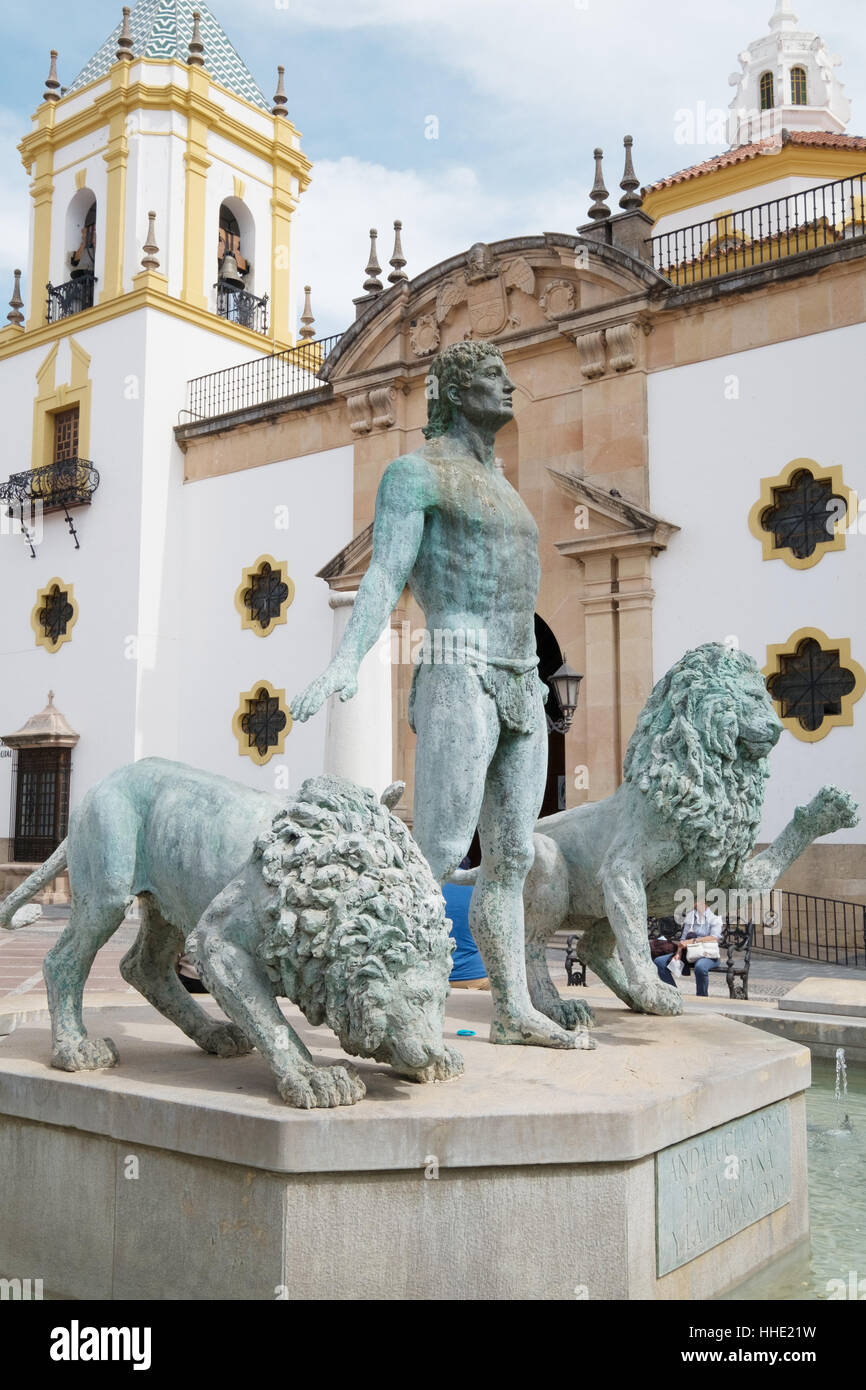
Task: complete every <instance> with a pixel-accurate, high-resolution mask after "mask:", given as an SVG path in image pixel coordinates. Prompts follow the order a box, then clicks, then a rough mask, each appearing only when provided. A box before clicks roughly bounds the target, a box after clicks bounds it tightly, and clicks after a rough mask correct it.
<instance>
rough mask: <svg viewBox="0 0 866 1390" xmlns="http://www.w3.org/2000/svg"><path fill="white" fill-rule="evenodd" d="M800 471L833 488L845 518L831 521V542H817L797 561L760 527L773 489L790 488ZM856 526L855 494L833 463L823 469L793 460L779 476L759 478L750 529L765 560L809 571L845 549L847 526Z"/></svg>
mask: <svg viewBox="0 0 866 1390" xmlns="http://www.w3.org/2000/svg"><path fill="white" fill-rule="evenodd" d="M802 469H808V471H809V472H810V473H811V474H812V477H813V478H815V479H817V480H818V481H820V482H829V483H830V485H831V487H832V488H833V494H834V496H836V497H841V498H842V499H843V500H844V502H845V507H846V511H845V516H844V517H840V518H839V519H838V520H836V521H834V522H833V539H832V540H827V541H819V542H818V544H817V545H816V546H815V549H814V551H813V552H812V554H811V555H809V556H807V557H806V559H805V560H800V559H798V558H797V556H796V555H793V554H792V553H791V551H790V549H789V548H788V546H777V545H776V538H775V536H774V535H773V533H772V531H767V530H765V529H764V527H763V526H762V525H761V517H762V516H763V514H764V512H765V511H766V510H767V508H768V507H772V506H773V504H774V501H775V498H774V496H773V492H774V489H775V488H783V487H788V486H790V482H791V479H792V477H793V476H794V474H795V473H799V472H800V471H801V470H802ZM856 525H857V494H856V493H855V492H852V491H851V489H850V488H849V487H847V486H846V484H845V483H844V482H843V481H842V469H841V467H840V466H839V465H838V464H833V465H831V466H830V467H829V468H822V467H821V465H820V464H819V463H816V462H815V460H814V459H807V458H802V459H792V460H791V462H790V463H788V464H786V465H785V467H784V468H783V469H782V471H781V473H777V474H776V476H775V477H774V478H762V479H761V495H760V497H759V498H758V500H757V502H756V503H755V504H754V506H753V507H752V509H751V511H750V512H749V530H750V531H751V533H752V535H753V536H754V537H755V539H756V540H759V541H760V542H761V549H762V552H763V558H764V559H765V560H784V562H785V564H786V565H790V567H791V569H792V570H809V569H811V568H812V566H813V565H817V564H818V561H819V560H822V559H823V557H824V556H825V555H826V554H827V552H828V551H830V550H844V549H845V533H846V531H847V530H848V528H849V527H854V528H856Z"/></svg>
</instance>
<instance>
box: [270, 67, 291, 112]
mask: <svg viewBox="0 0 866 1390" xmlns="http://www.w3.org/2000/svg"><path fill="white" fill-rule="evenodd" d="M285 75H286V70H285V68H283V67H278V68H277V90H276V91H275V92H274V104H273V106H272V107H271V115H272V116H286V115H288V112H287V110H286V107H287V106H288V104H289V98H288V97H287V96H286V83H285Z"/></svg>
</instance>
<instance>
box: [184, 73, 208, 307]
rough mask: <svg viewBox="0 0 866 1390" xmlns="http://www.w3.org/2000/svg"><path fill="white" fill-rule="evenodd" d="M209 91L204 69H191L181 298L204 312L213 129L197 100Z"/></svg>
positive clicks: (185, 161)
mask: <svg viewBox="0 0 866 1390" xmlns="http://www.w3.org/2000/svg"><path fill="white" fill-rule="evenodd" d="M207 88H208V77H207V73H206V72H205V71H204V70H203V69H202V68H196V67H192V68H190V70H189V93H188V96H187V103H186V105H187V115H186V154H185V155H184V157H183V162H184V166H185V168H186V190H185V196H184V216H183V283H182V286H181V291H180V294H181V299H183V300H184V301H185V303H187V304H192V305H194V306H196V307H197V308H200V309H204V308H205V307H206V305H207V294H206V291H205V288H204V284H205V273H204V272H205V255H206V253H207V245H208V237H207V225H206V209H207V171H208V169H209V168H210V165H211V161H210V160H209V159H208V157H207V139H208V134H209V132H210V129H211V125H210V122H209V120H208V118H207V116H206V115H205V114H204V112H203V111H202V110H201V109H200V108H199V107H198V106H197V103H196V99H197V98H203V97H204V96H206V94H207Z"/></svg>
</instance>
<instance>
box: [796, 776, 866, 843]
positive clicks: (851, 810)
mask: <svg viewBox="0 0 866 1390" xmlns="http://www.w3.org/2000/svg"><path fill="white" fill-rule="evenodd" d="M806 811H807V814H808V816H809V819H810V821H811V828H812V833H813V834H814V835H815V838H816V839H817V838H818V837H819V836H820V835H831V834H832V833H833V831H834V830H851V829H853V827H854V826H855V825H856V824H857V823H858V821H859V819H860V808H859V806H858V805H857V802H856V801H855V800H854V798H853V796H851V795H850V794H849V793H848V792H843V791H842V790H841V788H840V787H833V786H827V787H822V788H821V790H820V791H819V792H817V793H816V795H815V796H813V797H812V800H811V801H810V802H809V805H808V806H807V808H806Z"/></svg>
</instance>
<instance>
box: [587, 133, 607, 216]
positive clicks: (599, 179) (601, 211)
mask: <svg viewBox="0 0 866 1390" xmlns="http://www.w3.org/2000/svg"><path fill="white" fill-rule="evenodd" d="M593 158H594V160H595V183H594V184H593V185H592V188H591V189H590V193H589V196H590V198H591V199H592V206H591V208H590V209H589V215H590V217H591V218H592V220H593V221H594V222H604V221H606V220H607V218H608V217H610V208H609V207H608V205H607V203H606V202H605V198H606V197H607V196H608V194H607V189H606V188H605V186H604V175H603V173H602V172H601V161H602V159H603V158H604V151H603V150H598V149H597V150H594V151H593Z"/></svg>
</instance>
